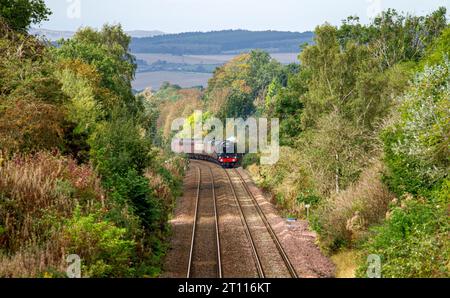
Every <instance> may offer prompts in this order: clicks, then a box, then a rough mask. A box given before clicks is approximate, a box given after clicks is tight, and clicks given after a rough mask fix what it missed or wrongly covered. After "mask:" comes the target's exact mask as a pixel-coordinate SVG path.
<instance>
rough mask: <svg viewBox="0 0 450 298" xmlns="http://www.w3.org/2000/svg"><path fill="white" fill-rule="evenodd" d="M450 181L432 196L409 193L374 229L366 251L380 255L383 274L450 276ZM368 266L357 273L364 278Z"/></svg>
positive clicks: (391, 275) (366, 253) (395, 275)
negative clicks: (449, 212) (449, 234)
mask: <svg viewBox="0 0 450 298" xmlns="http://www.w3.org/2000/svg"><path fill="white" fill-rule="evenodd" d="M449 197H450V181H449V180H447V181H446V182H444V185H443V186H442V189H439V190H437V191H436V192H435V193H434V195H433V197H432V198H431V199H425V198H417V197H412V196H407V197H405V198H404V200H403V202H402V204H401V206H399V205H396V206H393V209H392V211H391V213H390V216H389V219H388V220H387V221H386V222H385V223H384V224H383V225H381V226H379V227H376V228H374V229H373V230H372V237H370V238H369V241H368V242H367V243H366V244H365V245H364V252H365V255H366V256H367V255H368V254H378V255H379V256H380V257H381V260H382V276H383V277H410V278H411V277H414V278H418V277H449V276H450V275H449V274H450V271H449V267H448V266H449V263H448V260H449V257H450V253H449V252H450V245H449V241H448V233H449V231H450V224H449V221H448V204H449V200H448V198H449ZM366 270H367V266H366V265H363V266H361V267H360V269H359V271H358V275H359V276H361V277H363V276H364V274H365V272H366Z"/></svg>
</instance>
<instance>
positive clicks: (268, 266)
mask: <svg viewBox="0 0 450 298" xmlns="http://www.w3.org/2000/svg"><path fill="white" fill-rule="evenodd" d="M192 165H193V166H194V167H195V168H196V169H197V176H198V184H197V196H196V201H195V214H194V223H193V228H192V239H191V249H190V253H189V267H188V273H187V277H188V278H196V277H203V278H204V277H212V278H221V277H222V274H223V273H222V272H223V271H222V256H221V244H220V234H219V215H218V214H219V213H218V210H217V198H216V191H215V189H216V185H215V180H214V174H213V167H214V170H217V171H219V170H220V171H223V172H221V173H222V174H224V177H226V180H225V181H227V182H226V184H228V185H227V187H229V189H230V190H231V193H232V197H233V199H234V202H235V203H234V204H233V205H235V206H236V207H237V211H238V212H239V217H240V219H241V223H242V226H243V229H244V232H245V237H246V238H247V240H248V245H249V247H250V250H251V254H252V257H253V263H254V266H255V271H256V273H257V276H258V277H260V278H266V277H292V278H298V275H297V273H296V271H295V269H294V266H293V265H292V263H291V262H290V260H289V257H288V256H287V254H286V252H285V251H284V249H283V247H282V245H281V242H280V240H279V239H278V237H277V235H276V233H275V231H274V230H273V228H272V226H271V225H270V223H269V221H268V219H267V217H266V215H265V213H264V211H263V210H262V209H261V207H260V205H259V203H258V200H257V199H256V197H255V196H254V195H253V193H252V192H251V191H250V188H249V186H248V185H247V182H246V181H245V179H244V178H243V177H242V175H241V173H239V172H238V171H237V170H236V169H231V170H225V169H221V168H219V167H216V166H215V165H213V164H210V163H207V162H200V161H195V162H193V163H192ZM208 173H209V175H206V174H208ZM216 173H217V172H216ZM206 176H207V179H205V178H206ZM206 180H208V182H207V183H205V182H206ZM226 184H225V185H226ZM212 219H213V220H212Z"/></svg>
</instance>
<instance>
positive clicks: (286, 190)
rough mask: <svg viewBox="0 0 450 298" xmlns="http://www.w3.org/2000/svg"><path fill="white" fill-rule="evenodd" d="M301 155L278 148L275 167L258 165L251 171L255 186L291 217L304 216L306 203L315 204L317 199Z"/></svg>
mask: <svg viewBox="0 0 450 298" xmlns="http://www.w3.org/2000/svg"><path fill="white" fill-rule="evenodd" d="M301 160H302V159H301V154H299V152H298V151H297V150H295V149H292V148H289V147H281V148H280V160H279V161H278V163H277V164H275V165H271V166H267V165H261V166H259V167H257V168H256V172H257V173H255V169H254V168H252V169H251V172H252V174H253V175H254V176H256V177H255V178H256V180H257V183H258V184H259V185H260V186H262V187H263V188H265V189H267V190H269V191H270V192H271V193H272V194H273V195H274V196H275V198H276V200H277V203H278V204H279V205H280V206H281V207H282V208H284V209H285V210H286V211H287V212H288V213H289V214H290V215H292V216H305V215H306V212H305V211H306V209H305V205H306V204H316V203H317V202H318V201H319V200H320V196H318V195H317V193H316V192H315V189H316V186H315V184H314V183H313V180H312V179H311V174H310V172H308V170H307V169H306V168H305V167H303V166H301V165H302V163H301Z"/></svg>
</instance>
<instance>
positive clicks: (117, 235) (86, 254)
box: [62, 209, 136, 277]
mask: <svg viewBox="0 0 450 298" xmlns="http://www.w3.org/2000/svg"><path fill="white" fill-rule="evenodd" d="M126 233H127V231H126V229H124V228H118V227H116V226H115V225H114V224H112V223H110V222H107V221H103V220H102V219H101V216H99V215H95V214H89V215H87V216H83V215H82V214H81V212H80V210H79V209H78V210H77V211H76V212H75V214H74V216H73V218H72V219H70V220H69V221H68V222H67V224H66V225H65V229H64V231H63V233H62V234H63V236H62V237H63V239H64V240H63V241H66V242H67V243H66V245H65V246H66V247H67V248H66V249H67V253H69V254H77V255H79V256H80V257H81V259H82V264H83V268H82V272H83V275H84V277H126V276H130V275H132V266H130V265H131V262H132V258H133V255H134V253H135V249H136V243H135V242H134V241H133V240H127V239H126V238H125V236H126Z"/></svg>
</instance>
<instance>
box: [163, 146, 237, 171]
mask: <svg viewBox="0 0 450 298" xmlns="http://www.w3.org/2000/svg"><path fill="white" fill-rule="evenodd" d="M172 151H173V152H174V153H179V154H186V155H187V156H188V158H190V159H197V160H207V161H211V162H215V163H218V164H219V165H221V166H222V167H224V168H234V167H236V166H237V165H239V163H240V161H241V159H242V156H241V155H240V154H238V153H237V143H236V142H235V141H234V140H226V141H215V140H214V141H209V142H205V141H203V140H200V139H199V140H195V139H175V140H173V142H172Z"/></svg>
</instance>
